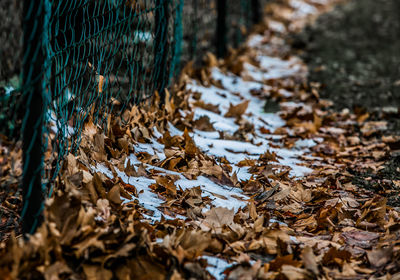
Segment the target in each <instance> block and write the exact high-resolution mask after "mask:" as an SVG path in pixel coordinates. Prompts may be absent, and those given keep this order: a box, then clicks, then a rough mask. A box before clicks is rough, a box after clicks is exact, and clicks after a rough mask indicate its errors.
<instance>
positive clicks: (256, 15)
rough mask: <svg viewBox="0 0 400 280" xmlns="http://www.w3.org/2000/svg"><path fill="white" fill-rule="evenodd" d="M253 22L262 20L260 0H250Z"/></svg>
mask: <svg viewBox="0 0 400 280" xmlns="http://www.w3.org/2000/svg"><path fill="white" fill-rule="evenodd" d="M251 9H252V20H253V24H258V23H260V22H261V20H262V7H261V3H260V0H251Z"/></svg>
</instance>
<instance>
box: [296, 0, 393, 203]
mask: <svg viewBox="0 0 400 280" xmlns="http://www.w3.org/2000/svg"><path fill="white" fill-rule="evenodd" d="M399 15H400V1H399V0H351V1H347V2H346V3H344V4H342V5H339V6H338V7H337V8H336V9H334V10H333V11H332V12H329V13H327V14H325V15H323V16H321V17H320V18H319V19H318V20H317V21H316V22H315V23H314V24H312V25H311V26H308V27H307V28H306V29H305V30H304V31H303V32H301V33H300V34H296V35H293V37H292V38H290V40H291V44H292V46H293V48H295V49H298V51H299V54H300V56H301V57H302V58H303V60H304V61H305V62H306V63H307V64H308V66H309V71H310V73H309V79H310V81H311V82H318V83H320V84H321V91H320V95H321V97H322V98H326V99H330V100H332V101H333V104H334V105H333V107H334V109H336V110H343V109H345V108H348V109H350V110H358V111H360V110H361V111H368V112H369V113H370V116H371V117H370V118H371V119H372V120H374V119H376V120H382V119H384V120H386V121H387V122H388V130H387V131H385V132H384V134H386V135H393V134H395V135H400V16H399ZM351 172H353V174H354V175H355V179H354V183H356V184H358V185H362V186H364V187H365V188H367V189H370V190H371V191H374V192H376V193H378V194H380V195H383V196H386V197H387V199H388V204H389V205H392V206H395V207H400V190H399V186H396V185H395V184H394V183H393V180H399V179H400V153H399V152H398V151H392V153H390V155H388V158H387V161H386V166H385V168H384V169H383V170H381V171H379V172H377V173H372V172H370V171H368V170H366V171H365V172H363V173H360V172H355V171H351Z"/></svg>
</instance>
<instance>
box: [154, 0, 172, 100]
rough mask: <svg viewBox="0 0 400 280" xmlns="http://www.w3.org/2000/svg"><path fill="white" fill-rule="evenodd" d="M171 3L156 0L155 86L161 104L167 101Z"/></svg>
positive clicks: (168, 0)
mask: <svg viewBox="0 0 400 280" xmlns="http://www.w3.org/2000/svg"><path fill="white" fill-rule="evenodd" d="M169 2H170V0H156V12H155V49H154V50H155V52H154V67H155V71H156V72H155V81H154V83H155V85H156V90H157V91H158V93H159V94H160V99H161V104H163V102H164V99H165V87H166V86H167V83H168V80H169V77H168V75H169V73H168V54H169V42H168V23H169V16H170V15H169V14H170V13H169Z"/></svg>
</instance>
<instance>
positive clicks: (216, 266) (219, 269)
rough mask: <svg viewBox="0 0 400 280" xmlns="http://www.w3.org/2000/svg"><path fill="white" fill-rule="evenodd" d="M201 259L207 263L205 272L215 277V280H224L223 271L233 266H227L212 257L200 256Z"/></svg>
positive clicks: (222, 261) (227, 264)
mask: <svg viewBox="0 0 400 280" xmlns="http://www.w3.org/2000/svg"><path fill="white" fill-rule="evenodd" d="M201 258H202V259H206V260H207V263H208V267H207V271H208V272H209V273H210V274H211V275H213V276H214V277H215V279H216V280H221V279H224V278H225V277H224V275H223V274H222V273H223V272H224V271H225V269H227V268H228V267H229V266H231V265H233V264H229V263H228V262H227V261H225V260H223V259H220V258H217V257H212V256H201Z"/></svg>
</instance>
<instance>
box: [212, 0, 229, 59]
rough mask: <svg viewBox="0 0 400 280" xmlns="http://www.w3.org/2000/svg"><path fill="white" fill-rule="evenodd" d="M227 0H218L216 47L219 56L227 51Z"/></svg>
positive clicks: (222, 55)
mask: <svg viewBox="0 0 400 280" xmlns="http://www.w3.org/2000/svg"><path fill="white" fill-rule="evenodd" d="M226 9H227V6H226V0H217V13H218V15H217V32H216V38H215V41H216V48H217V56H218V57H224V56H225V55H226V52H227V39H226V38H227V32H228V29H227V26H226Z"/></svg>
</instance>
